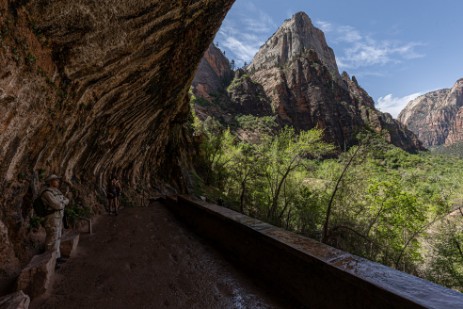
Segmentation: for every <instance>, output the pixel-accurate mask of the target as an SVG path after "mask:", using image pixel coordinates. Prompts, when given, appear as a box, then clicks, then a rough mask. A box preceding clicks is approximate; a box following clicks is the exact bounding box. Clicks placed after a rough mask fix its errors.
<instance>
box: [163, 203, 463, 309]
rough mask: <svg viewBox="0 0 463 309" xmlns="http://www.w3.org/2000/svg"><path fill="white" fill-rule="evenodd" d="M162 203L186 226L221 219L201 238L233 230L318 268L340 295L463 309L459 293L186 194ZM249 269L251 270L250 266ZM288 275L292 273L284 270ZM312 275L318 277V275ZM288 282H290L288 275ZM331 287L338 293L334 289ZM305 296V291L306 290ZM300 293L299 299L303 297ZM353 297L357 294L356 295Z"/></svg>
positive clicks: (235, 246)
mask: <svg viewBox="0 0 463 309" xmlns="http://www.w3.org/2000/svg"><path fill="white" fill-rule="evenodd" d="M167 204H169V205H170V206H171V207H170V208H171V209H172V210H173V211H174V212H176V213H177V214H180V217H183V219H184V220H185V221H186V222H187V223H193V225H195V222H196V226H199V225H204V224H205V223H204V222H203V221H201V220H203V219H204V218H205V217H208V218H210V219H208V220H209V222H210V221H211V220H216V221H220V222H221V224H218V225H210V224H209V225H210V226H212V227H214V228H215V230H216V231H217V233H215V232H214V230H213V229H211V230H209V231H208V230H207V229H206V228H204V226H201V230H202V233H203V234H205V233H206V234H207V233H209V234H211V235H204V236H205V237H207V238H213V240H215V241H221V239H219V238H220V236H217V235H219V234H220V232H221V231H220V230H224V229H232V230H234V231H232V232H231V233H234V234H235V235H245V236H244V237H245V238H243V239H242V242H243V244H244V243H245V241H244V239H246V242H249V241H251V240H250V239H252V238H253V237H254V238H255V237H257V238H258V240H257V241H256V242H254V246H256V244H259V243H266V244H267V245H270V246H272V247H273V248H276V250H277V251H276V252H278V255H280V256H281V257H283V256H291V258H293V259H296V261H298V262H297V264H300V268H299V269H309V268H318V269H321V272H325V273H329V276H328V277H326V276H325V275H321V276H322V277H323V278H325V277H326V278H325V279H328V278H331V279H328V280H332V279H333V278H335V279H336V281H339V282H341V283H339V282H337V283H336V284H337V285H340V286H341V288H340V290H341V291H342V284H344V285H346V286H349V289H356V288H357V287H358V289H359V290H361V291H369V293H370V292H371V293H372V294H373V295H374V296H371V295H370V297H372V298H374V297H377V296H376V294H377V295H378V297H380V298H383V299H384V300H388V299H394V301H392V302H391V303H399V304H402V305H404V307H409V306H410V305H411V306H412V307H426V308H463V294H462V293H459V292H457V291H453V290H451V289H447V288H445V287H443V286H440V285H437V284H434V283H432V282H429V281H426V280H423V279H420V278H417V277H415V276H412V275H409V274H406V273H404V272H400V271H397V270H394V269H392V268H389V267H386V266H384V265H381V264H378V263H375V262H372V261H369V260H366V259H364V258H361V257H358V256H355V255H352V254H349V253H347V252H344V251H341V250H338V249H335V248H333V247H330V246H327V245H325V244H322V243H320V242H318V241H315V240H313V239H310V238H307V237H304V236H301V235H298V234H295V233H292V232H288V231H286V230H283V229H281V228H278V227H275V226H272V225H270V224H267V223H265V222H262V221H260V220H257V219H254V218H250V217H248V216H246V215H243V214H240V213H238V212H235V211H233V210H230V209H227V208H225V207H221V206H217V205H214V204H210V203H207V202H203V201H200V200H196V199H194V198H192V197H190V196H178V198H177V199H175V198H170V199H169V198H168V201H167ZM182 214H183V215H182ZM201 217H203V218H201ZM198 220H199V221H198ZM240 233H241V234H240ZM242 233H245V234H242ZM213 234H217V235H213ZM209 236H210V237H209ZM223 239H224V238H222V240H223ZM227 246H230V248H231V249H230V250H234V251H237V252H239V251H240V248H239V246H240V243H239V241H236V242H235V243H234V244H233V241H232V244H228V245H227ZM247 250H248V251H243V252H245V255H246V257H245V258H241V259H240V261H241V262H243V263H246V262H247V261H246V259H252V258H251V257H250V256H251V255H252V254H250V253H249V248H248V249H247ZM251 250H252V249H251ZM255 250H259V248H258V247H256V249H255ZM263 250H265V249H263ZM285 261H289V260H285ZM280 264H281V262H280ZM253 267H254V268H255V266H253ZM295 269H297V268H295ZM287 271H288V272H289V271H291V270H290V269H288V270H287ZM304 271H305V270H304ZM266 272H268V269H267V270H266ZM315 273H316V275H318V273H317V272H315ZM288 278H292V277H291V275H289V277H288ZM301 278H305V279H304V280H311V278H314V279H313V280H316V279H315V278H316V276H313V270H312V273H309V274H308V275H305V277H301ZM320 284H323V283H320ZM327 287H329V285H327ZM293 288H294V286H293ZM336 288H337V289H338V290H339V287H336ZM304 293H307V290H306V291H305V292H304ZM304 293H301V294H300V295H304ZM356 293H357V294H361V292H356ZM352 297H355V296H352ZM302 303H304V301H302ZM401 307H402V306H401Z"/></svg>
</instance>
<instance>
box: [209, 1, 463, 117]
mask: <svg viewBox="0 0 463 309" xmlns="http://www.w3.org/2000/svg"><path fill="white" fill-rule="evenodd" d="M299 11H304V12H306V13H307V14H308V15H309V16H310V18H311V19H312V22H313V23H314V24H315V26H316V27H318V28H320V29H322V30H323V31H324V32H325V35H326V38H327V41H328V45H330V46H331V47H332V48H333V50H334V53H335V54H336V59H337V62H338V66H339V69H340V71H341V72H342V71H346V72H348V73H349V74H350V75H355V76H356V77H357V79H358V81H359V83H360V85H361V86H362V87H363V88H365V89H366V90H367V91H368V93H369V94H370V95H371V96H372V97H373V99H374V100H375V102H376V106H377V107H378V108H379V109H380V110H382V111H385V112H389V113H391V114H392V115H393V116H394V117H395V116H397V114H398V113H399V112H400V110H401V109H402V108H403V107H404V105H405V104H406V103H407V102H408V101H409V100H410V99H413V98H414V97H416V96H417V95H419V94H424V93H426V92H428V91H432V90H435V89H440V88H450V87H452V86H453V84H454V83H455V81H456V80H457V79H459V78H462V77H463V36H462V33H463V15H462V12H463V1H461V0H439V1H438V0H401V1H399V0H389V1H386V0H382V1H381V0H314V1H308V0H304V1H303V0H293V1H288V0H236V2H235V4H234V6H233V7H232V9H231V11H230V12H229V13H228V15H227V17H226V19H225V20H224V22H223V24H222V27H221V29H220V30H219V33H218V34H217V36H216V38H215V42H218V43H219V48H221V49H222V50H225V52H226V55H227V56H228V58H229V59H234V60H235V62H236V63H237V64H238V65H242V64H243V62H245V61H246V62H248V63H249V62H250V61H251V59H252V57H253V56H254V54H255V53H256V52H257V50H258V48H259V47H260V46H261V45H262V44H263V43H264V42H265V41H266V40H267V39H268V38H269V37H270V36H271V35H272V34H273V33H274V32H275V31H276V30H277V29H278V27H279V26H280V25H281V24H282V23H283V21H284V20H285V19H287V18H290V17H291V16H292V15H293V14H294V13H296V12H299Z"/></svg>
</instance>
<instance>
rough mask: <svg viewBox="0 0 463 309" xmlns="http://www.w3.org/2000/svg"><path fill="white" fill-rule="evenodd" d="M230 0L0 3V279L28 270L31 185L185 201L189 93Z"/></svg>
mask: <svg viewBox="0 0 463 309" xmlns="http://www.w3.org/2000/svg"><path fill="white" fill-rule="evenodd" d="M233 2H234V0H215V1H209V0H196V1H193V0H190V1H184V0H183V1H160V0H130V1H129V0H119V1H113V0H101V1H91V0H79V1H64V0H29V1H27V0H26V1H20V0H17V1H15V0H9V1H7V0H0V31H1V35H0V44H1V46H0V48H1V49H2V52H1V53H0V67H1V68H0V179H1V183H0V193H1V194H0V274H6V275H12V274H14V273H15V272H17V270H18V268H19V267H20V264H21V263H23V262H24V261H25V260H27V256H26V255H27V254H26V253H25V252H26V251H25V249H24V248H25V247H27V246H28V242H29V240H28V229H27V225H28V218H29V215H30V209H31V199H32V196H33V194H34V193H35V191H36V190H37V186H38V185H39V184H40V183H41V181H42V180H43V178H44V177H46V176H47V175H48V174H49V173H56V174H60V175H63V176H64V178H65V180H66V181H67V182H69V183H70V184H71V185H72V186H74V187H76V188H82V190H81V192H80V194H81V195H85V194H93V192H101V191H102V188H103V186H104V184H105V181H106V179H107V177H108V176H109V175H110V174H115V175H118V176H119V177H120V178H121V179H122V181H123V183H124V185H125V186H126V187H131V188H133V189H137V188H139V187H141V186H143V187H144V188H143V190H145V189H146V190H148V191H150V190H152V191H153V190H154V189H156V187H157V186H159V185H160V184H169V185H170V186H171V187H172V188H173V189H176V190H177V191H184V190H185V186H186V185H185V182H186V181H185V177H187V176H186V175H184V170H185V168H186V167H187V166H188V165H189V161H190V159H189V157H190V156H191V152H190V151H189V147H190V136H191V132H190V130H189V127H188V125H187V119H188V117H189V104H188V102H189V100H188V89H189V87H190V84H191V81H192V79H193V76H194V73H195V71H196V68H197V66H198V63H199V62H200V60H201V57H202V56H203V53H204V51H205V50H206V49H207V47H208V46H209V44H210V43H211V41H212V39H213V37H214V35H215V33H216V31H217V30H218V28H219V27H220V24H221V22H222V20H223V18H224V17H225V14H226V13H227V11H228V10H229V9H230V7H231V5H232V4H233Z"/></svg>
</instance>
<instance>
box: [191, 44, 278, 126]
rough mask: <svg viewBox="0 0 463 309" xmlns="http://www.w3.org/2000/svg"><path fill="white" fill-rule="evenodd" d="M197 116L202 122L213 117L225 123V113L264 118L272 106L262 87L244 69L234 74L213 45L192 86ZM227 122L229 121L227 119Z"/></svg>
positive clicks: (223, 56)
mask: <svg viewBox="0 0 463 309" xmlns="http://www.w3.org/2000/svg"><path fill="white" fill-rule="evenodd" d="M192 91H193V95H194V96H195V97H198V98H201V100H199V101H197V103H199V104H196V105H195V110H196V114H197V115H198V117H199V118H200V119H202V120H204V119H205V118H207V116H214V117H215V118H218V119H222V120H224V121H225V122H229V121H230V120H232V119H231V118H230V117H227V114H228V113H233V114H243V115H255V116H266V115H271V114H272V107H271V102H270V100H269V98H268V97H267V95H266V94H265V92H264V89H263V88H262V86H261V85H259V84H257V83H255V82H254V81H253V80H252V79H251V77H250V76H249V74H248V72H247V71H246V70H244V69H237V70H236V71H233V70H232V68H231V64H230V61H229V60H228V58H227V57H225V55H224V54H223V53H222V52H221V51H220V49H218V48H217V47H216V46H215V45H214V44H211V45H210V46H209V48H208V50H207V51H206V52H205V53H204V56H203V58H202V59H201V62H200V64H199V67H198V70H197V72H196V74H195V77H194V79H193V84H192ZM229 118H230V119H229Z"/></svg>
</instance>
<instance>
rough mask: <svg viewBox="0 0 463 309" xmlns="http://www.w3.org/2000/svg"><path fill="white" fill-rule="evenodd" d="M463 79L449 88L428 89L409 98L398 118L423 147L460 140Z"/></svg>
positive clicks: (462, 113)
mask: <svg viewBox="0 0 463 309" xmlns="http://www.w3.org/2000/svg"><path fill="white" fill-rule="evenodd" d="M462 108H463V79H460V80H458V81H457V82H456V83H455V85H454V86H453V87H452V88H451V89H441V90H437V91H432V92H429V93H427V94H425V95H422V96H419V97H418V98H416V99H414V100H412V101H411V102H409V103H408V105H407V106H406V107H405V108H404V110H403V111H402V112H401V113H400V114H399V117H398V119H399V121H400V122H402V123H403V124H405V125H406V126H407V127H408V128H409V129H410V130H411V131H413V132H414V133H415V134H416V135H417V136H418V138H419V139H420V140H421V141H422V142H423V145H424V146H425V147H432V146H439V145H451V144H454V143H457V142H461V141H463V121H462V120H463V119H462V116H463V109H462Z"/></svg>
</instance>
